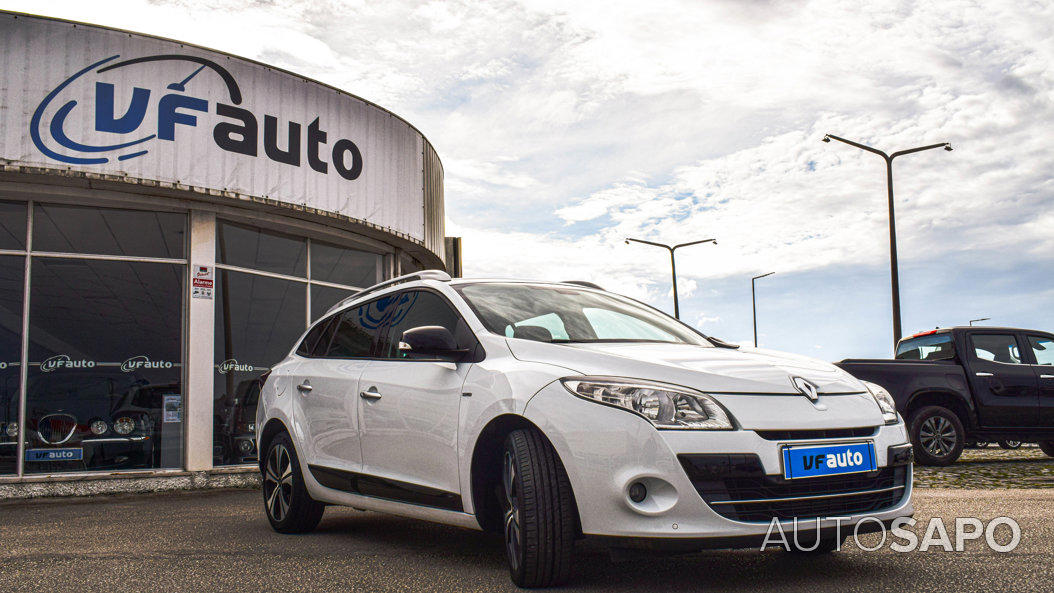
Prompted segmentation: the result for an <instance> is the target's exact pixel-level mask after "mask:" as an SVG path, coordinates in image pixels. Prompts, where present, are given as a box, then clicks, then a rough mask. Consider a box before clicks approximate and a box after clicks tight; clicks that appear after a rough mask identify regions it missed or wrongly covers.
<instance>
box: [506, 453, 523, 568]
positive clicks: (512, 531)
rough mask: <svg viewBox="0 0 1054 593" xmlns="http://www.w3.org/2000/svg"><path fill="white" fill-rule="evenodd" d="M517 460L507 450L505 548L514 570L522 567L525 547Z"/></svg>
mask: <svg viewBox="0 0 1054 593" xmlns="http://www.w3.org/2000/svg"><path fill="white" fill-rule="evenodd" d="M516 477H517V476H516V462H515V461H514V460H513V458H512V453H511V452H509V451H506V452H505V463H504V467H503V469H502V476H501V482H502V486H503V487H504V492H505V501H504V502H505V550H506V552H508V555H509V564H510V565H511V567H512V569H513V570H518V569H519V567H520V550H521V549H523V534H522V531H521V528H520V499H519V497H517V496H516Z"/></svg>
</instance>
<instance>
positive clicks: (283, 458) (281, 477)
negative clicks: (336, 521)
mask: <svg viewBox="0 0 1054 593" xmlns="http://www.w3.org/2000/svg"><path fill="white" fill-rule="evenodd" d="M263 499H264V511H265V512H266V513H267V520H268V521H270V522H271V527H272V528H273V529H274V530H275V531H277V532H279V533H307V532H309V531H311V530H313V529H314V528H315V527H316V526H318V522H319V521H321V520H322V513H323V512H324V511H325V510H326V505H325V504H323V503H321V502H318V501H317V500H315V499H313V498H311V495H310V494H308V492H307V486H305V485H304V476H303V474H301V472H300V461H299V460H298V459H297V456H296V449H295V448H293V441H292V439H290V438H289V435H288V434H286V433H284V432H283V433H281V434H279V435H278V436H276V437H275V438H274V440H272V441H271V443H270V445H268V447H267V457H266V458H265V460H264V465H263Z"/></svg>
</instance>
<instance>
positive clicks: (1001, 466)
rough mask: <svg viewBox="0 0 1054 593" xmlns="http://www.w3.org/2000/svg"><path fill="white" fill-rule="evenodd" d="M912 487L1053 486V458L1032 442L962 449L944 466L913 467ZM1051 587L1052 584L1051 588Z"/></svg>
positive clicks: (986, 487) (990, 487) (996, 487)
mask: <svg viewBox="0 0 1054 593" xmlns="http://www.w3.org/2000/svg"><path fill="white" fill-rule="evenodd" d="M915 487H916V488H975V489H1001V488H1054V457H1048V456H1047V455H1046V454H1044V453H1043V451H1040V450H1039V447H1037V446H1035V445H1024V446H1022V447H1021V448H1020V449H1011V450H1007V449H1000V448H999V447H996V446H990V447H986V448H984V449H966V450H965V451H963V454H962V457H960V458H959V460H958V461H956V462H955V463H954V464H952V465H950V466H948V467H925V466H921V465H916V466H915ZM1052 588H1054V587H1052Z"/></svg>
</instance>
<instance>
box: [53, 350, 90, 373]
mask: <svg viewBox="0 0 1054 593" xmlns="http://www.w3.org/2000/svg"><path fill="white" fill-rule="evenodd" d="M94 367H95V361H94V360H73V359H71V358H70V357H69V355H68V354H56V355H55V356H52V357H51V358H48V359H46V360H44V361H42V362H41V363H40V372H42V373H50V372H51V371H55V370H58V369H90V368H94Z"/></svg>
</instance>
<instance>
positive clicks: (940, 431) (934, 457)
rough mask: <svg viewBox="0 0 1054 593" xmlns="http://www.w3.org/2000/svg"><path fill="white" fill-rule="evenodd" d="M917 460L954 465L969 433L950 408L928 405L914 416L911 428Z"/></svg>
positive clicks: (925, 462) (921, 462)
mask: <svg viewBox="0 0 1054 593" xmlns="http://www.w3.org/2000/svg"><path fill="white" fill-rule="evenodd" d="M909 434H910V436H911V442H912V444H914V446H915V460H916V461H918V462H919V463H920V464H922V465H938V466H940V465H951V464H952V463H955V460H956V459H958V458H959V456H960V455H962V452H963V447H964V446H965V445H966V432H965V431H964V430H963V425H962V422H961V421H960V420H959V417H958V416H956V415H955V412H952V411H951V410H949V409H948V408H943V407H941V406H926V407H925V408H922V409H920V410H918V411H917V412H915V413H914V414H913V415H912V416H911V428H910V430H909Z"/></svg>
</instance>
